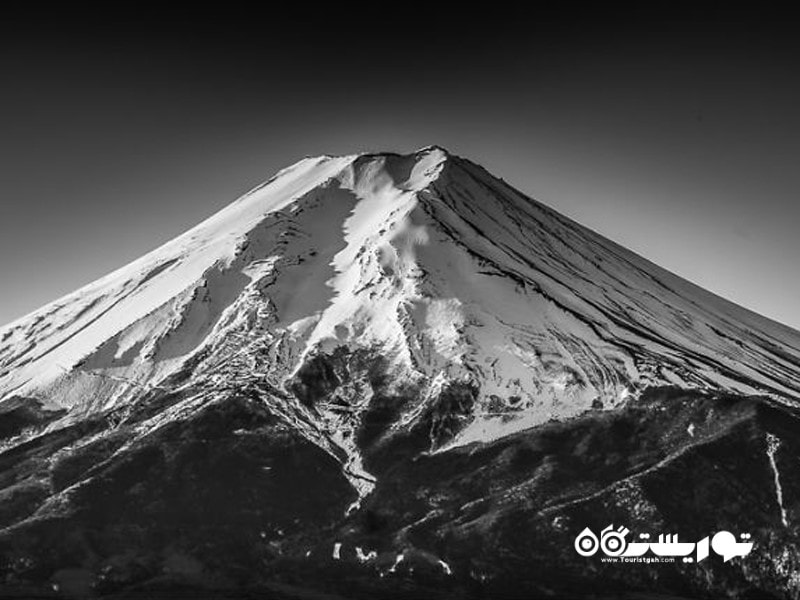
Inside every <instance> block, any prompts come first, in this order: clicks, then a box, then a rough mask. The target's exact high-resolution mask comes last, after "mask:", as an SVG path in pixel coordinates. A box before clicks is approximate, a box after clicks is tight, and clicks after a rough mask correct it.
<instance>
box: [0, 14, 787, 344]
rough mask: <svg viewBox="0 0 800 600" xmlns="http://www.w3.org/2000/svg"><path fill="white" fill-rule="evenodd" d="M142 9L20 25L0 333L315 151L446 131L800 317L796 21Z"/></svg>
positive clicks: (673, 257) (596, 225) (654, 245)
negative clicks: (3, 327) (6, 325)
mask: <svg viewBox="0 0 800 600" xmlns="http://www.w3.org/2000/svg"><path fill="white" fill-rule="evenodd" d="M120 4H121V3H120ZM535 4H536V3H533V4H531V5H530V6H535ZM761 4H763V3H761ZM124 6H130V9H129V10H128V12H125V13H118V14H100V15H98V14H96V13H95V14H92V15H85V14H83V15H80V14H69V13H66V12H64V13H61V14H54V13H45V12H42V13H41V14H32V13H28V14H26V15H19V16H7V17H6V18H5V20H4V21H3V22H2V23H1V24H0V78H2V79H0V324H2V323H5V322H7V321H10V320H12V319H13V318H16V317H18V316H21V315H22V314H24V313H27V312H29V311H31V310H33V309H35V308H37V307H38V306H39V305H41V304H44V303H45V302H48V301H50V300H53V299H55V298H56V297H58V296H60V295H62V294H64V293H67V292H69V291H72V290H73V289H75V288H77V287H79V286H81V285H83V284H85V283H88V282H89V281H91V280H93V279H95V278H97V277H99V276H101V275H104V274H105V273H107V272H109V271H111V270H113V269H115V268H117V267H119V266H122V265H123V264H125V263H127V262H128V261H130V260H132V259H135V258H137V257H138V256H140V255H141V254H143V253H145V252H146V251H148V250H150V249H152V248H154V247H155V246H157V245H159V244H161V243H163V242H164V241H167V240H168V239H171V238H172V237H174V236H175V235H177V234H179V233H181V232H182V231H184V230H186V229H188V228H189V227H191V226H193V225H195V224H196V223H197V222H199V221H200V220H202V219H203V218H205V217H207V216H208V215H210V214H212V213H213V212H215V211H216V210H218V209H220V208H221V207H223V206H224V205H225V204H227V203H229V202H230V201H232V200H234V199H235V198H236V197H237V196H238V195H239V194H241V193H242V192H244V191H246V190H247V189H249V188H251V187H253V186H255V185H256V184H257V183H259V182H260V181H262V180H264V179H266V178H268V177H269V176H270V175H272V174H273V173H274V172H275V171H277V170H278V169H280V168H282V167H284V166H286V165H288V164H290V163H292V162H294V161H296V160H298V159H299V158H301V157H303V156H305V155H315V154H323V153H328V154H347V153H353V152H357V151H363V150H394V151H411V150H414V149H416V148H419V147H421V146H424V145H428V144H434V143H435V144H440V145H443V146H445V147H447V148H448V149H450V150H451V151H452V152H454V153H456V154H459V155H462V156H465V157H468V158H470V159H472V160H474V161H476V162H479V163H481V164H483V165H484V166H485V167H486V168H488V169H489V170H490V171H492V172H494V173H495V174H496V175H498V176H502V177H503V178H505V179H506V180H507V181H509V182H510V183H511V184H513V185H515V186H516V187H518V188H519V189H521V190H523V191H525V192H526V193H528V194H530V195H532V196H534V197H536V198H538V199H540V200H542V201H544V202H545V203H547V204H549V205H551V206H552V207H554V208H556V209H557V210H560V211H561V212H563V213H565V214H567V215H569V216H571V217H573V218H575V219H576V220H578V221H580V222H582V223H584V224H585V225H588V226H590V227H592V228H593V229H595V230H597V231H599V232H601V233H603V234H605V235H607V236H608V237H610V238H612V239H614V240H615V241H617V242H619V243H621V244H623V245H626V246H628V247H629V248H631V249H633V250H635V251H637V252H639V253H640V254H643V255H644V256H646V257H647V258H650V259H651V260H653V261H655V262H657V263H659V264H661V265H662V266H665V267H667V268H669V269H671V270H673V271H675V272H676V273H678V274H680V275H683V276H684V277H687V278H689V279H691V280H692V281H694V282H696V283H699V284H700V285H703V286H704V287H707V288H709V289H711V290H712V291H715V292H717V293H719V294H720V295H723V296H726V297H728V298H730V299H732V300H734V301H736V302H739V303H740V304H743V305H745V306H747V307H749V308H751V309H753V310H756V311H758V312H761V313H763V314H765V315H767V316H770V317H772V318H774V319H776V320H779V321H782V322H784V323H787V324H789V325H792V326H794V327H796V328H800V312H798V310H797V308H796V307H798V306H800V278H798V277H796V275H797V269H796V268H795V267H796V263H797V261H798V259H800V236H798V235H797V234H796V231H797V228H798V223H800V201H798V200H800V197H799V196H800V114H799V113H798V107H800V69H799V68H798V67H800V61H799V60H798V48H797V42H795V39H796V38H797V37H798V36H797V33H796V31H797V25H798V23H796V22H792V21H789V20H786V19H782V18H781V16H780V15H774V14H773V15H770V14H765V13H763V12H758V11H755V10H751V11H741V12H731V11H730V10H729V9H727V8H724V7H725V4H723V3H720V4H719V5H718V6H719V7H720V8H718V9H714V8H710V9H709V8H706V9H703V10H702V11H699V10H697V9H695V10H693V11H689V12H670V11H669V10H664V11H660V12H659V11H657V10H655V9H653V8H652V5H651V4H648V6H650V8H648V10H647V12H631V11H630V10H622V9H617V10H611V9H609V8H603V9H595V10H594V11H592V12H586V11H585V9H583V8H582V7H581V6H580V5H579V4H569V3H559V7H560V8H559V9H558V10H555V9H552V10H549V11H542V10H536V9H533V10H528V11H527V12H525V13H522V12H520V13H513V12H509V11H507V10H502V11H501V10H500V5H497V6H495V5H494V4H491V3H490V4H484V5H482V7H480V11H478V8H479V7H478V6H477V5H472V9H470V5H469V3H461V4H460V5H454V7H453V9H452V10H447V9H442V8H439V9H437V12H434V9H432V8H431V7H432V6H435V5H434V4H432V3H429V4H426V3H405V4H403V3H391V4H388V3H385V4H378V3H375V4H372V5H370V7H369V8H365V7H361V6H359V5H354V4H341V5H337V7H336V8H335V9H333V8H330V9H327V10H325V11H324V12H318V11H317V9H314V8H313V7H312V6H311V5H307V4H304V5H303V6H299V3H298V6H299V8H298V9H297V10H296V11H291V10H287V9H282V10H280V11H278V10H276V9H269V10H268V11H267V12H266V13H265V14H263V15H260V16H257V15H254V14H246V13H234V12H230V11H228V12H225V10H224V8H223V9H220V8H215V9H214V11H209V12H206V13H199V14H198V13H196V12H187V13H177V12H175V13H167V12H164V11H152V12H149V13H143V12H138V10H139V9H136V8H135V5H133V4H130V5H127V4H126V5H124ZM665 6H667V5H665ZM470 10H474V11H476V12H472V13H471V12H469V11H470ZM220 11H222V12H220ZM673 11H674V9H673Z"/></svg>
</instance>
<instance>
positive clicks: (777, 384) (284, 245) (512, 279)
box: [0, 147, 800, 492]
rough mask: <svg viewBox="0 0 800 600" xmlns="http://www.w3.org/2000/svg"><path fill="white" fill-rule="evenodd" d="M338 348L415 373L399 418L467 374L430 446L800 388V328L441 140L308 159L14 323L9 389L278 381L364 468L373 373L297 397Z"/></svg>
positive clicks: (57, 405) (62, 390)
mask: <svg viewBox="0 0 800 600" xmlns="http://www.w3.org/2000/svg"><path fill="white" fill-rule="evenodd" d="M337 352H339V353H342V352H344V353H347V354H349V355H355V354H356V353H363V354H364V355H365V356H367V357H371V358H369V359H368V361H373V362H375V361H378V360H379V361H380V362H381V364H382V365H384V367H383V368H384V370H385V372H386V376H387V377H388V378H389V380H390V387H391V388H392V389H395V390H402V389H406V388H413V389H414V390H415V391H416V393H415V395H414V398H413V399H412V400H411V401H409V402H408V403H406V404H405V405H403V406H402V407H400V410H399V414H398V415H397V418H396V420H395V421H394V422H393V423H392V424H391V426H390V428H389V429H390V431H389V434H391V430H400V429H403V428H409V427H413V425H414V423H415V422H417V421H419V419H420V418H421V415H423V413H425V411H426V410H428V409H429V407H430V406H431V404H432V403H434V402H435V400H436V398H437V397H440V396H442V394H444V393H445V392H448V390H449V391H451V392H452V391H453V390H455V389H460V390H462V391H464V394H466V396H464V397H465V398H466V400H464V402H461V401H459V402H461V403H460V404H459V406H458V408H457V410H456V412H457V413H458V415H457V417H458V418H457V419H455V420H450V421H447V423H446V426H445V425H442V427H445V428H446V429H447V431H446V432H444V433H445V434H442V435H439V433H441V432H434V431H431V432H430V438H431V449H432V450H445V449H447V448H450V447H453V446H458V445H463V444H466V443H470V442H473V441H487V440H492V439H496V438H498V437H501V436H504V435H507V434H509V433H512V432H514V431H518V430H521V429H524V428H527V427H531V426H534V425H537V424H540V423H543V422H545V421H548V420H551V419H564V418H568V417H572V416H575V415H578V414H581V413H583V412H586V411H589V410H592V409H598V408H611V407H615V406H618V405H619V404H620V403H622V402H625V401H628V399H632V398H636V397H637V395H638V394H639V393H640V392H641V391H642V390H643V389H645V388H647V387H648V386H656V385H664V384H675V385H679V386H681V387H685V388H686V387H689V388H700V389H704V390H711V391H719V392H726V393H734V394H742V395H764V396H770V397H772V398H774V399H776V400H779V401H786V400H787V399H791V398H794V397H797V395H798V393H800V333H798V332H796V331H793V330H791V329H789V328H787V327H784V326H782V325H779V324H777V323H774V322H772V321H769V320H768V319H765V318H763V317H760V316H758V315H755V314H753V313H751V312H749V311H746V310H745V309H743V308H741V307H738V306H736V305H734V304H732V303H730V302H727V301H725V300H723V299H721V298H719V297H716V296H714V295H712V294H710V293H709V292H706V291H704V290H702V289H700V288H698V287H697V286H695V285H693V284H691V283H689V282H687V281H685V280H682V279H680V278H679V277H677V276H675V275H673V274H671V273H669V272H667V271H665V270H663V269H660V268H659V267H657V266H655V265H653V264H652V263H650V262H648V261H646V260H645V259H643V258H641V257H639V256H637V255H635V254H633V253H632V252H629V251H627V250H625V249H624V248H622V247H620V246H618V245H616V244H614V243H613V242H611V241H609V240H607V239H605V238H603V237H602V236H600V235H598V234H596V233H594V232H592V231H590V230H588V229H586V228H584V227H582V226H580V225H578V224H576V223H575V222H573V221H571V220H569V219H567V218H565V217H563V216H561V215H559V214H558V213H556V212H555V211H553V210H551V209H549V208H547V207H545V206H543V205H542V204H540V203H538V202H536V201H534V200H532V199H530V198H528V197H526V196H525V195H523V194H522V193H520V192H518V191H516V190H514V189H513V188H511V187H510V186H508V185H507V184H505V183H503V182H502V181H500V180H498V179H496V178H494V177H492V176H491V175H490V174H488V173H487V172H486V171H484V170H483V169H482V168H480V167H478V166H477V165H475V164H473V163H471V162H469V161H467V160H465V159H462V158H458V157H454V156H452V155H450V154H448V153H447V152H446V151H445V150H443V149H441V148H437V147H431V148H426V149H423V150H420V151H418V152H416V153H414V154H411V155H407V156H400V155H395V154H364V155H354V156H345V157H319V158H309V159H305V160H302V161H300V162H298V163H297V164H295V165H293V166H291V167H289V168H287V169H285V170H283V171H281V172H279V173H278V174H277V175H275V176H274V177H273V178H272V179H270V180H269V181H267V182H266V183H264V184H263V185H261V186H259V187H258V188H256V189H254V190H253V191H251V192H249V193H247V194H245V195H244V196H243V197H241V198H240V199H238V200H237V201H235V202H234V203H232V204H231V205H229V206H228V207H227V208H225V209H223V210H222V211H220V212H219V213H217V214H216V215H214V216H212V217H211V218H209V219H208V220H206V221H205V222H203V223H201V224H200V225H198V226H197V227H195V228H194V229H191V230H190V231H188V232H186V233H185V234H183V235H181V236H180V237H178V238H176V239H175V240H173V241H171V242H169V243H167V244H165V245H163V246H162V247H160V248H158V249H156V250H154V251H153V252H150V253H149V254H147V255H145V256H144V257H142V258H141V259H139V260H137V261H135V262H133V263H131V264H130V265H128V266H126V267H123V268H122V269H119V270H118V271H115V272H114V273H111V274H110V275H108V276H106V277H104V278H102V279H100V280H98V281H96V282H94V283H92V284H90V285H88V286H86V287H84V288H82V289H80V290H78V291H76V292H74V293H72V294H70V295H68V296H65V297H63V298H61V299H59V300H57V301H55V302H53V303H52V304H49V305H47V306H45V307H43V308H41V309H39V310H37V311H36V312H34V313H32V314H30V315H28V316H26V317H24V318H22V319H19V320H17V321H15V322H14V323H11V324H9V325H7V326H6V327H4V328H2V329H0V405H2V403H8V402H12V401H14V402H18V401H19V399H20V398H28V399H36V400H38V401H40V402H41V404H42V406H44V407H46V408H49V409H67V411H68V412H67V416H66V417H65V418H66V419H70V420H75V419H78V418H81V416H82V415H86V414H88V413H96V412H98V411H108V410H118V409H120V407H125V406H126V405H127V404H128V403H132V402H135V400H136V398H137V397H140V396H141V395H142V394H143V393H145V392H147V391H149V390H153V389H159V388H160V389H166V390H174V389H181V388H186V387H187V386H193V389H201V390H205V392H204V393H211V392H213V391H214V390H219V389H222V388H223V387H224V386H230V385H232V382H242V384H243V385H244V383H252V384H253V385H269V386H270V389H271V390H273V391H275V393H279V394H282V397H284V398H285V403H286V406H284V407H283V408H282V409H281V410H283V412H284V414H285V417H286V419H287V420H288V421H291V420H294V421H295V422H297V421H298V420H299V421H302V422H303V423H305V426H304V427H305V429H306V431H307V432H308V433H307V435H308V437H309V439H312V441H314V442H315V443H317V444H319V445H320V446H322V447H324V448H326V449H328V450H329V451H330V452H331V453H333V454H335V455H337V456H341V457H343V458H342V460H346V461H349V462H348V469H349V471H350V473H351V474H352V475H353V476H354V480H353V481H357V480H359V479H360V480H361V481H362V484H363V485H366V486H367V488H368V487H369V486H368V484H364V483H363V482H364V481H368V480H369V476H368V474H366V473H364V472H363V469H361V467H360V465H359V463H358V461H359V456H358V452H357V449H356V442H355V441H354V438H355V435H354V432H355V431H356V430H357V429H358V428H359V426H360V424H361V417H362V415H363V414H364V412H365V411H366V410H367V408H368V406H369V405H370V402H371V401H372V395H373V392H374V386H371V384H370V383H369V382H365V381H362V380H358V379H357V378H356V377H354V379H353V381H352V382H351V384H349V385H339V386H338V387H336V386H335V387H336V391H335V393H334V394H333V395H330V397H328V399H327V400H326V402H325V403H310V402H304V401H303V397H304V390H305V389H306V388H307V387H308V385H310V384H308V383H307V382H306V379H307V378H306V379H304V376H303V373H305V372H307V371H308V370H309V369H311V370H313V369H316V368H317V366H315V365H318V364H321V365H323V367H324V365H325V363H315V362H314V361H315V360H317V359H318V358H319V357H331V356H334V355H336V353H337ZM323 367H319V368H323ZM324 368H327V367H324ZM323 374H324V373H323ZM304 382H306V383H304ZM304 386H305V387H304ZM459 386H460V387H459ZM462 395H463V394H462ZM161 418H162V419H163V418H168V417H164V416H163V415H162V417H161ZM442 423H443V422H442ZM157 425H158V424H157V423H154V424H153V426H157ZM342 452H343V453H344V454H342ZM354 485H357V484H355V483H354ZM362 491H364V492H366V491H368V489H365V490H362Z"/></svg>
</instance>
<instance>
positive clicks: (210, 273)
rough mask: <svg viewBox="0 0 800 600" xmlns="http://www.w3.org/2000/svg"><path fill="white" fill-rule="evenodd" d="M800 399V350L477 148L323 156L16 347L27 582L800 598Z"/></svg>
mask: <svg viewBox="0 0 800 600" xmlns="http://www.w3.org/2000/svg"><path fill="white" fill-rule="evenodd" d="M798 396H800V332H796V331H794V330H792V329H789V328H787V327H785V326H782V325H780V324H778V323H775V322H772V321H770V320H768V319H766V318H764V317H761V316H759V315H756V314H754V313H751V312H749V311H747V310H745V309H743V308H741V307H739V306H736V305H734V304H732V303H730V302H728V301H726V300H723V299H722V298H719V297H717V296H714V295H713V294H711V293H709V292H707V291H705V290H703V289H701V288H699V287H697V286H695V285H693V284H691V283H689V282H687V281H685V280H682V279H680V278H679V277H677V276H675V275H673V274H671V273H669V272H667V271H665V270H663V269H661V268H659V267H657V266H656V265H654V264H652V263H650V262H648V261H646V260H645V259H643V258H641V257H639V256H637V255H636V254H634V253H632V252H630V251H628V250H626V249H624V248H622V247H620V246H618V245H617V244H615V243H613V242H611V241H609V240H607V239H605V238H603V237H602V236H600V235H598V234H597V233H594V232H592V231H591V230H589V229H587V228H585V227H582V226H581V225H579V224H577V223H575V222H573V221H571V220H569V219H567V218H566V217H564V216H562V215H559V214H558V213H556V212H555V211H553V210H551V209H549V208H547V207H546V206H544V205H542V204H540V203H539V202H536V201H535V200H532V199H530V198H528V197H527V196H525V195H524V194H522V193H520V192H518V191H516V190H514V189H513V188H512V187H510V186H509V185H507V184H505V183H504V182H502V181H501V180H498V179H496V178H494V177H493V176H491V175H490V174H489V173H487V172H486V171H485V170H484V169H482V168H481V167H479V166H478V165H476V164H474V163H472V162H470V161H468V160H466V159H463V158H459V157H456V156H453V155H451V154H449V153H448V152H447V151H445V150H444V149H442V148H439V147H430V148H425V149H422V150H420V151H418V152H416V153H414V154H411V155H397V154H391V153H383V154H362V155H353V156H344V157H329V156H323V157H318V158H307V159H304V160H301V161H300V162H298V163H296V164H295V165H293V166H291V167H289V168H287V169H284V170H283V171H281V172H279V173H278V174H276V175H275V176H274V177H273V178H271V179H270V180H268V181H267V182H266V183H264V184H262V185H261V186H259V187H257V188H256V189H254V190H252V191H250V192H249V193H247V194H245V195H244V196H242V197H241V198H239V199H238V200H236V201H235V202H234V203H232V204H231V205H229V206H228V207H226V208H225V209H223V210H222V211H220V212H219V213H217V214H216V215H214V216H212V217H211V218H209V219H208V220H206V221H204V222H203V223H201V224H200V225H198V226H197V227H195V228H193V229H191V230H189V231H188V232H186V233H185V234H183V235H181V236H179V237H178V238H176V239H174V240H172V241H171V242H169V243H167V244H165V245H163V246H162V247H160V248H158V249H156V250H154V251H153V252H150V253H149V254H147V255H145V256H144V257H142V258H141V259H139V260H137V261H135V262H133V263H131V264H129V265H127V266H125V267H123V268H121V269H119V270H118V271H115V272H113V273H111V274H110V275H108V276H106V277H104V278H102V279H100V280H98V281H96V282H94V283H92V284H90V285H88V286H86V287H84V288H82V289H80V290H78V291H76V292H74V293H72V294H70V295H68V296H65V297H64V298H61V299H60V300H57V301H55V302H53V303H52V304H49V305H47V306H45V307H43V308H41V309H39V310H38V311H36V312H34V313H32V314H31V315H28V316H27V317H23V318H22V319H19V320H18V321H15V322H14V323H11V324H9V325H8V326H6V327H4V328H2V329H0V450H2V453H0V526H2V530H0V553H2V559H3V560H2V563H1V564H2V566H0V582H4V583H0V591H3V592H4V593H5V594H6V595H9V594H18V595H21V596H20V597H30V596H31V595H45V596H46V595H48V594H49V595H52V596H55V597H59V596H66V597H70V596H73V597H89V596H96V597H119V598H128V597H151V595H153V594H156V595H160V596H165V595H166V596H170V595H180V594H189V595H190V596H191V597H195V596H194V595H192V594H196V593H200V592H198V590H202V593H204V594H206V595H209V597H226V598H227V597H231V598H232V597H250V596H245V595H242V596H239V595H238V594H249V593H262V594H268V597H278V598H318V597H319V598H321V597H353V598H362V597H363V598H375V597H387V598H397V597H429V598H462V597H463V598H473V597H474V598H478V597H487V598H493V597H526V598H531V597H544V596H548V597H552V596H555V597H559V596H563V597H579V596H590V595H592V597H603V594H605V595H606V596H607V597H617V596H618V595H621V594H638V593H645V592H647V593H650V592H654V593H659V594H663V595H664V596H665V597H666V596H667V595H671V597H677V596H685V597H719V595H721V594H724V595H734V596H739V597H765V596H769V597H775V598H790V597H792V598H793V597H799V596H800V577H798V576H797V575H796V573H797V572H798V571H797V569H798V567H800V560H798V558H797V556H800V554H798V553H797V550H798V540H797V529H796V528H795V525H794V515H795V512H796V511H797V507H798V505H797V502H796V501H795V499H796V498H798V497H800V496H798V494H800V484H797V483H795V482H797V481H800V477H798V475H800V463H798V460H797V459H798V457H800V453H799V452H798V450H799V449H800V446H799V444H800V438H798V436H797V430H798V426H799V425H800V424H799V423H798V421H797V410H798V404H797V398H798ZM612 522H613V523H616V524H623V525H625V526H627V527H628V528H630V529H634V528H636V531H643V532H645V531H646V532H655V531H661V532H663V533H676V532H677V533H680V534H681V535H682V536H685V537H689V538H695V539H700V538H702V537H703V536H705V535H709V534H710V533H713V531H716V530H730V531H742V532H745V531H746V532H748V533H750V535H751V536H752V539H753V540H754V543H755V550H754V551H753V553H752V554H751V555H749V556H747V557H740V558H736V559H734V560H732V561H724V562H723V561H722V560H719V561H708V562H706V563H703V564H700V563H698V564H686V563H681V562H677V563H671V564H664V565H659V566H658V567H655V568H654V567H653V566H647V565H644V566H643V565H619V564H608V563H603V562H601V561H599V559H595V560H589V559H587V558H585V557H582V556H580V555H579V554H577V553H576V552H575V550H574V548H573V540H574V539H575V537H576V535H578V534H579V533H580V531H581V530H583V529H584V528H585V527H591V528H592V529H593V530H594V531H597V532H599V531H600V530H601V529H603V527H605V526H606V525H608V524H610V523H612ZM2 586H5V587H2ZM26 594H27V596H26ZM626 597H635V596H626Z"/></svg>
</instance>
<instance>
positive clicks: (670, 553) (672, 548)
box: [575, 525, 753, 563]
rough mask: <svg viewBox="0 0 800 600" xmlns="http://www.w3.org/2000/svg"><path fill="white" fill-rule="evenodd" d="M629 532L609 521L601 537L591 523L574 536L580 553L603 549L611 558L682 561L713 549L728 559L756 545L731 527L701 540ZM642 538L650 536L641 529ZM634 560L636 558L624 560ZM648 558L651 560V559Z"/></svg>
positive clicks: (697, 559)
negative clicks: (632, 535)
mask: <svg viewBox="0 0 800 600" xmlns="http://www.w3.org/2000/svg"><path fill="white" fill-rule="evenodd" d="M629 533H630V529H628V528H627V527H618V528H617V529H614V526H613V525H609V526H608V527H606V528H605V529H603V530H602V531H601V532H600V537H599V538H598V537H597V536H596V535H595V533H594V532H593V531H592V530H591V529H589V528H588V527H587V528H586V529H584V530H583V531H581V532H580V533H579V534H578V536H577V537H576V538H575V552H577V553H578V554H580V555H581V556H585V557H587V558H588V557H590V556H594V555H595V554H597V552H598V551H602V552H603V554H605V555H606V556H607V557H610V558H619V557H622V558H623V559H627V558H635V557H643V556H644V555H646V554H648V553H650V554H653V555H655V556H657V557H660V558H671V559H673V560H674V559H676V558H678V557H680V558H681V559H682V561H683V562H687V563H690V562H700V561H702V560H705V559H706V558H708V556H709V554H710V551H711V550H713V551H714V552H715V553H716V554H718V555H720V556H721V557H722V559H723V562H728V561H729V560H731V559H732V558H736V557H737V556H747V555H748V554H750V551H751V550H752V549H753V542H751V541H749V540H750V534H749V533H742V534H740V535H739V538H740V539H741V540H743V541H738V540H737V538H736V536H735V535H734V534H732V533H731V532H730V531H718V532H717V533H715V534H714V536H713V537H709V536H706V537H704V538H703V539H701V540H700V541H698V542H681V541H679V540H678V534H676V533H673V534H666V535H665V534H661V535H659V536H658V541H654V542H651V541H639V542H629V541H628V540H627V539H626V537H627V535H628V534H629ZM639 539H640V540H649V539H650V534H649V533H640V534H639ZM625 562H635V561H625ZM648 562H649V561H648Z"/></svg>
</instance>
